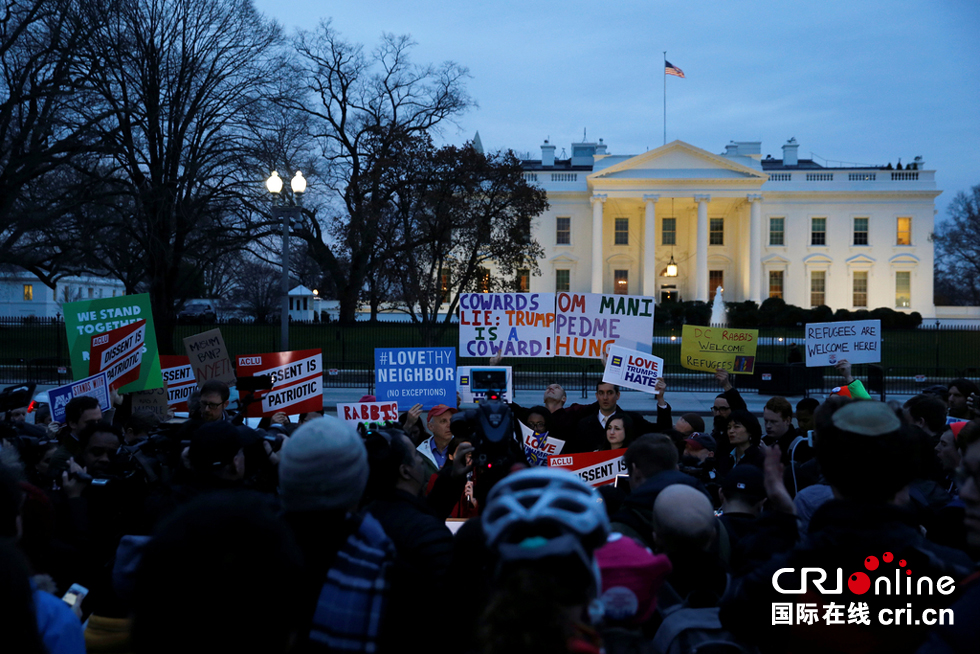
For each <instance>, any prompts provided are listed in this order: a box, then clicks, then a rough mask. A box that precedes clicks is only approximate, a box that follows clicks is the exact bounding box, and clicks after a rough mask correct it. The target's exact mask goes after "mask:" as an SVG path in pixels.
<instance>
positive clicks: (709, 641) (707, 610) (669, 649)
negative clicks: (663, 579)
mask: <svg viewBox="0 0 980 654" xmlns="http://www.w3.org/2000/svg"><path fill="white" fill-rule="evenodd" d="M718 611H719V608H718V607H717V606H711V607H703V608H695V607H692V606H689V605H688V603H687V600H686V599H682V598H681V597H680V596H679V595H678V594H677V592H676V591H675V590H674V589H673V588H671V586H670V584H664V585H663V586H662V587H661V589H660V596H659V599H658V606H657V612H658V613H659V614H660V617H661V619H662V622H661V623H660V628H659V629H657V633H656V634H654V637H653V651H654V652H655V654H753V653H755V652H757V651H758V650H757V649H756V648H755V647H754V646H751V645H746V644H744V643H740V642H739V641H738V639H737V638H735V636H734V634H732V633H731V632H730V631H728V630H727V629H725V628H724V627H723V626H722V625H721V620H720V618H719V617H718Z"/></svg>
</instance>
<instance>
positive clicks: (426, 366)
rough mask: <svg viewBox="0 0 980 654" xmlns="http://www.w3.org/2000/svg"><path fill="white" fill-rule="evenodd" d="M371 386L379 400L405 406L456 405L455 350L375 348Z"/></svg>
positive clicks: (445, 348) (429, 407)
mask: <svg viewBox="0 0 980 654" xmlns="http://www.w3.org/2000/svg"><path fill="white" fill-rule="evenodd" d="M374 385H375V389H376V390H375V395H376V396H377V398H378V399H379V400H384V401H387V400H394V401H396V402H400V403H401V404H402V405H404V406H409V405H411V404H416V403H419V404H421V405H422V409H423V410H425V411H428V410H429V409H431V408H432V407H434V406H435V405H437V404H447V405H449V406H453V407H454V406H456V349H455V348H451V347H401V348H392V347H378V348H375V349H374Z"/></svg>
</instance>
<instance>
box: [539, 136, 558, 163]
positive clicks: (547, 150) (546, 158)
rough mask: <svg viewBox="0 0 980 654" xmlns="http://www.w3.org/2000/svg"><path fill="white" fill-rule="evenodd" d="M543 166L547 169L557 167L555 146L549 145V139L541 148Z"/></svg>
mask: <svg viewBox="0 0 980 654" xmlns="http://www.w3.org/2000/svg"><path fill="white" fill-rule="evenodd" d="M541 165H542V166H544V167H545V168H554V167H555V146H553V145H551V144H550V143H548V139H545V140H544V145H542V146H541Z"/></svg>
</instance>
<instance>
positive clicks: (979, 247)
mask: <svg viewBox="0 0 980 654" xmlns="http://www.w3.org/2000/svg"><path fill="white" fill-rule="evenodd" d="M949 218H950V219H949V221H948V222H946V223H944V224H943V225H941V226H940V228H939V229H937V230H936V233H935V234H933V237H932V238H933V241H934V242H935V244H936V272H935V286H936V296H937V298H936V300H937V302H936V303H937V304H941V303H948V304H961V305H962V304H966V305H970V306H977V305H978V304H980V283H978V282H977V280H978V279H980V184H977V185H976V186H974V187H973V188H971V189H970V191H969V193H964V192H963V191H960V192H959V193H957V194H956V196H954V197H953V201H952V202H950V204H949Z"/></svg>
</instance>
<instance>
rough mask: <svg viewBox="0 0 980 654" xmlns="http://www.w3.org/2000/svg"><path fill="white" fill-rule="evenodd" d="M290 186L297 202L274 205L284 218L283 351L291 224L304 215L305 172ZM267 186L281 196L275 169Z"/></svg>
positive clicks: (286, 340) (285, 346) (275, 213)
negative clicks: (302, 208) (286, 204)
mask: <svg viewBox="0 0 980 654" xmlns="http://www.w3.org/2000/svg"><path fill="white" fill-rule="evenodd" d="M289 186H290V188H291V189H292V191H293V198H294V200H295V204H292V205H288V206H284V205H281V204H278V203H276V204H274V205H273V207H272V216H273V218H277V217H278V218H279V219H281V220H282V309H281V310H280V314H279V326H280V330H281V339H280V343H281V344H280V347H279V349H280V351H282V352H286V351H288V350H289V226H290V223H291V222H292V221H293V220H294V219H295V220H297V221H298V220H299V219H300V218H301V217H302V213H301V211H302V210H301V207H302V204H303V193H305V192H306V179H305V178H304V177H303V173H301V172H299V171H296V175H294V176H293V178H292V179H291V180H290V183H289ZM265 187H266V188H267V189H269V192H270V193H272V195H273V197H274V198H277V199H278V198H280V197H281V196H280V195H279V194H280V193H281V192H282V178H281V177H279V173H277V172H276V171H274V170H273V171H272V175H270V176H269V179H267V180H265Z"/></svg>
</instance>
